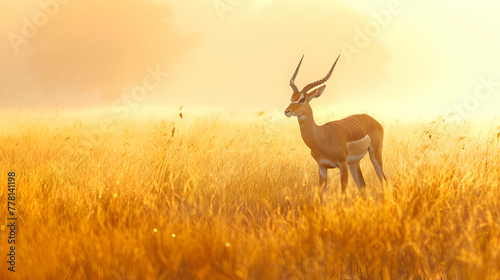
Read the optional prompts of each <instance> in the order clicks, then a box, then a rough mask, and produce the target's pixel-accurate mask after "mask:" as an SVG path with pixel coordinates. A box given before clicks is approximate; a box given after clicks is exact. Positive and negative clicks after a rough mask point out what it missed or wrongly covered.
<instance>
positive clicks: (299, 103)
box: [285, 55, 340, 118]
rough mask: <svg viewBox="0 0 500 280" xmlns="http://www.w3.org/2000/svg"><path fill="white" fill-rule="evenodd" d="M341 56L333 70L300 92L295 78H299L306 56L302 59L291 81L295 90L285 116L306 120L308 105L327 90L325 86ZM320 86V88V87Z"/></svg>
mask: <svg viewBox="0 0 500 280" xmlns="http://www.w3.org/2000/svg"><path fill="white" fill-rule="evenodd" d="M339 57H340V55H339V56H338V57H337V60H335V62H334V63H333V66H332V68H331V69H330V71H329V72H328V74H326V76H325V77H324V78H323V79H321V80H318V81H316V82H312V83H310V84H308V85H307V86H305V87H304V88H303V89H302V90H300V91H299V89H298V88H297V86H296V85H295V78H296V77H297V73H298V72H299V68H300V64H301V63H302V59H304V56H302V58H301V59H300V62H299V65H298V66H297V69H295V72H294V73H293V76H292V79H291V80H290V86H291V87H292V89H293V94H292V98H290V101H291V102H292V103H290V105H288V107H287V108H286V110H285V116H287V117H293V116H296V117H299V118H304V117H305V115H306V113H307V105H309V101H311V99H313V98H316V97H319V96H320V95H321V94H322V93H323V91H324V90H325V87H326V85H323V84H324V83H326V81H328V79H329V78H330V76H331V75H332V72H333V69H334V68H335V65H336V64H337V61H338V60H339ZM318 86H319V87H318Z"/></svg>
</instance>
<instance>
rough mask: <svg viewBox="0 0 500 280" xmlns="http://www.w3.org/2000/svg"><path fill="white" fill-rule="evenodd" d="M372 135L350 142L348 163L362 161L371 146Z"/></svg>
mask: <svg viewBox="0 0 500 280" xmlns="http://www.w3.org/2000/svg"><path fill="white" fill-rule="evenodd" d="M370 143H371V139H370V136H368V135H366V136H365V137H364V138H363V139H360V140H356V141H352V142H349V143H348V144H349V154H347V164H351V163H356V162H358V161H360V160H361V159H362V158H363V157H364V156H365V155H366V152H367V151H368V147H370Z"/></svg>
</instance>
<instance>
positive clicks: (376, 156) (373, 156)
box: [368, 146, 387, 186]
mask: <svg viewBox="0 0 500 280" xmlns="http://www.w3.org/2000/svg"><path fill="white" fill-rule="evenodd" d="M368 151H369V152H370V160H371V162H372V164H373V167H375V172H377V177H378V179H379V180H380V183H381V184H382V186H383V185H384V180H385V181H387V178H386V177H385V174H384V171H383V169H382V148H379V149H377V150H375V149H374V148H372V147H371V146H370V148H368Z"/></svg>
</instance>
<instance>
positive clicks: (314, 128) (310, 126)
mask: <svg viewBox="0 0 500 280" xmlns="http://www.w3.org/2000/svg"><path fill="white" fill-rule="evenodd" d="M306 106H307V113H306V114H305V115H303V116H302V118H300V117H298V118H297V119H298V120H299V126H300V134H301V135H302V139H303V140H304V143H306V145H307V146H308V147H309V148H310V149H311V150H317V149H318V147H319V142H320V140H319V139H318V135H319V129H320V128H319V126H318V125H317V124H316V122H315V121H314V115H313V111H312V108H311V106H310V105H309V104H307V105H306Z"/></svg>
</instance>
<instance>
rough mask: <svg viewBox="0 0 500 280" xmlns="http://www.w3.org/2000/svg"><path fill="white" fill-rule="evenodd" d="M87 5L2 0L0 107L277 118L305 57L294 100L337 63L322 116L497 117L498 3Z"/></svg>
mask: <svg viewBox="0 0 500 280" xmlns="http://www.w3.org/2000/svg"><path fill="white" fill-rule="evenodd" d="M82 1H83V0H72V1H70V0H65V1H62V0H61V3H59V2H56V0H45V1H42V2H44V3H51V2H53V3H52V6H51V7H52V10H47V8H43V7H41V6H40V4H36V3H38V2H37V1H8V0H0V3H1V5H0V8H1V12H0V16H1V22H0V24H1V26H0V32H1V34H2V39H1V41H0V51H1V52H0V58H1V64H2V66H1V70H0V71H1V73H0V74H1V76H0V83H1V87H0V102H1V103H0V104H1V105H0V107H2V108H18V107H23V106H27V107H30V106H33V105H35V106H54V105H59V107H67V108H75V107H82V106H95V105H103V104H112V103H114V102H120V101H121V100H122V99H123V98H130V95H131V94H132V92H134V91H135V99H134V98H132V99H133V100H135V101H134V102H137V103H138V104H139V103H140V104H141V106H147V105H148V104H154V105H156V106H166V107H177V106H179V105H184V106H211V107H223V108H231V109H234V110H238V109H243V108H245V109H255V110H260V109H266V110H269V109H275V110H279V111H281V110H283V109H284V108H285V107H286V106H287V105H288V104H287V103H288V100H289V98H290V95H291V89H290V87H289V86H288V81H289V79H290V76H291V75H292V73H293V71H294V69H295V67H296V65H297V63H298V61H299V59H300V57H301V56H302V54H305V58H304V62H303V64H302V67H301V71H300V72H299V75H298V77H297V80H296V83H297V85H298V86H299V88H300V87H303V86H304V85H305V84H307V83H309V82H312V81H314V80H317V79H320V78H322V77H323V76H324V75H325V74H326V72H327V71H328V69H329V68H330V66H331V65H332V63H333V61H334V60H335V58H336V57H337V55H338V54H341V59H340V60H339V63H338V65H337V67H336V69H335V71H334V74H333V76H332V78H331V79H330V80H329V81H328V83H327V88H326V90H325V92H324V93H323V95H322V96H321V98H320V99H317V100H314V101H313V103H311V104H312V106H313V108H315V109H317V110H318V111H321V110H328V112H330V111H331V112H332V113H335V112H339V114H340V115H342V114H348V113H357V112H369V113H373V114H375V115H380V116H384V117H389V118H416V117H418V116H423V117H426V118H434V117H437V116H439V115H443V114H446V113H451V112H454V113H455V115H457V116H460V117H461V118H466V119H474V118H483V119H487V118H493V117H494V116H500V113H499V112H500V110H498V108H499V106H498V105H500V54H499V51H500V39H499V36H498V35H499V34H500V19H499V17H498V11H500V3H497V2H495V1H474V2H473V1H451V0H450V1H404V0H401V1H370V2H369V4H368V3H365V2H366V1H327V0H321V1H320V0H309V1H303V0H302V1H299V0H286V1H285V0H253V1H252V0H241V1H238V0H232V1H229V0H220V1H219V0H215V1H214V0H196V1H180V0H177V1H132V0H128V1H126V0H125V1H121V2H120V1H117V0H101V1H86V2H82ZM63 2H64V3H66V2H67V3H66V4H62V3H63ZM54 3H56V4H54ZM82 3H90V4H82ZM123 3H125V4H123ZM56 6H57V7H58V9H55V8H54V7H56ZM39 11H52V12H51V13H52V15H48V17H47V18H48V20H47V23H46V24H42V25H41V27H40V28H38V29H39V30H38V31H37V32H35V35H33V38H25V39H26V43H24V42H23V43H19V42H20V41H19V40H20V39H19V38H18V37H16V38H17V41H15V42H17V44H18V45H17V46H16V45H15V44H14V43H13V40H14V39H12V38H13V36H14V35H12V33H15V34H17V35H19V36H21V37H22V36H23V34H22V31H23V27H24V26H25V25H26V21H24V18H26V19H27V20H28V21H31V22H33V21H34V20H38V21H39V23H40V21H41V22H42V23H43V19H44V18H43V15H40V14H37V13H38V12H39ZM47 14H48V12H47ZM152 14H153V15H152ZM35 15H37V16H38V17H39V18H38V19H35V18H36V16H35ZM34 16H35V17H34ZM158 26H161V27H158ZM90 34H91V35H90ZM96 34H100V35H96ZM31 35H32V34H30V36H31ZM24 37H26V36H24ZM89 49H90V51H89ZM16 50H17V51H16ZM34 54H35V55H34ZM47 69H49V71H47ZM82 69H83V70H82ZM155 72H156V74H152V73H155ZM40 73H46V74H45V75H43V74H40ZM47 73H48V74H47ZM68 73H69V74H68ZM166 73H168V74H166ZM151 76H153V77H151ZM145 80H147V81H146V82H145ZM140 87H142V89H141V88H140ZM144 88H147V89H144Z"/></svg>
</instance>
